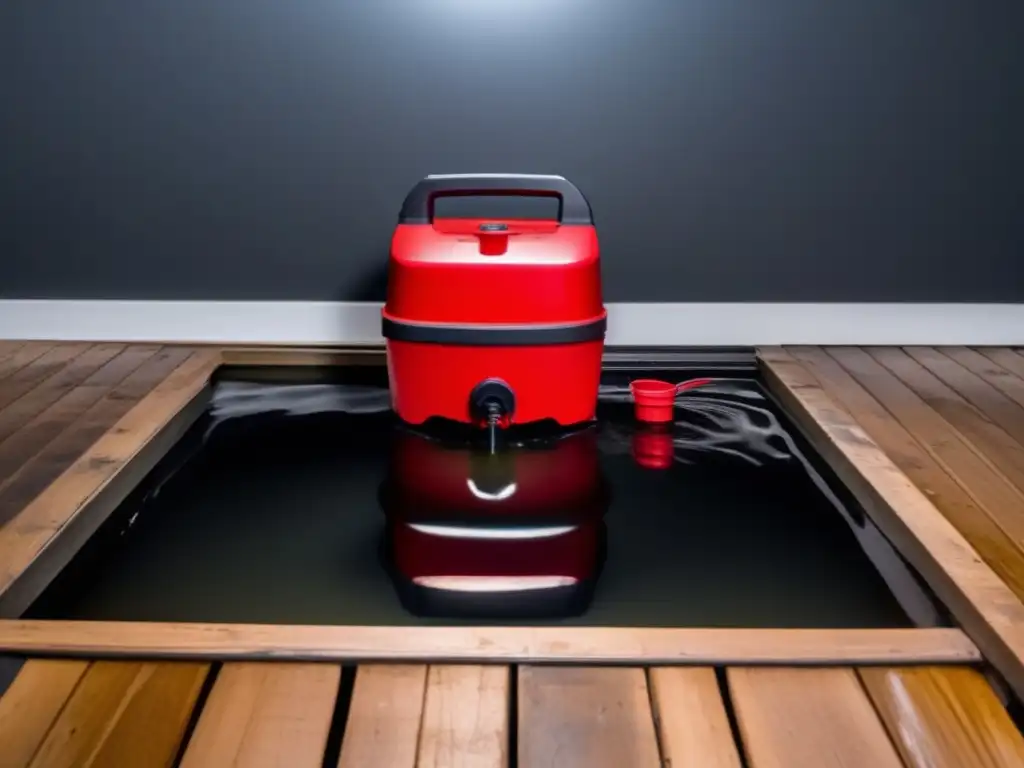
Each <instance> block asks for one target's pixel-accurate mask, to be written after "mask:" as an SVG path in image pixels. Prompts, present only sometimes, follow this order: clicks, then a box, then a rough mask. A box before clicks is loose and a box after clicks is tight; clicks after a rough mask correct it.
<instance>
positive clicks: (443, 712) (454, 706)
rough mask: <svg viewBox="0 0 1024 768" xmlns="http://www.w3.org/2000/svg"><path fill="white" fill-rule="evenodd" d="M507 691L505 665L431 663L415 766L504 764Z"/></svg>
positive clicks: (490, 767) (494, 767)
mask: <svg viewBox="0 0 1024 768" xmlns="http://www.w3.org/2000/svg"><path fill="white" fill-rule="evenodd" d="M510 693H511V669H510V668H509V667H506V666H500V665H490V666H473V665H468V664H466V665H456V666H446V665H435V666H431V667H430V668H429V670H428V672H427V689H426V693H425V695H424V699H423V720H422V724H421V726H420V739H419V749H418V750H417V759H416V766H417V768H450V767H451V766H459V768H507V766H508V764H509V716H510V712H509V707H510V700H509V696H510ZM520 762H522V758H520ZM526 765H529V763H526Z"/></svg>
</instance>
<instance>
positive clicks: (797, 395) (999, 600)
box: [758, 348, 1024, 695]
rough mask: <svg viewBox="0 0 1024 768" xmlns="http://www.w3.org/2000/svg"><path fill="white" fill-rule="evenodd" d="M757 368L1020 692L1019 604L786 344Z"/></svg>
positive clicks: (1023, 620) (1023, 661)
mask: <svg viewBox="0 0 1024 768" xmlns="http://www.w3.org/2000/svg"><path fill="white" fill-rule="evenodd" d="M758 353H759V356H760V359H761V362H762V374H763V375H764V377H765V380H766V382H767V384H768V386H769V388H770V389H771V391H772V393H773V394H774V395H775V397H776V398H778V400H779V401H780V403H781V404H782V406H783V407H784V408H785V409H786V411H787V412H788V414H789V415H790V416H791V417H792V418H793V419H794V420H795V421H796V423H797V424H798V425H799V427H800V429H801V431H803V432H804V434H805V435H806V436H807V438H808V439H809V440H810V442H811V443H812V445H813V446H814V447H815V448H816V449H817V450H818V452H819V453H820V454H821V456H822V458H824V459H825V460H826V461H827V462H828V463H829V464H830V465H831V466H832V468H833V470H834V471H835V472H836V474H837V475H838V477H839V479H840V480H841V481H842V482H843V483H844V484H845V485H846V486H847V487H848V488H849V489H850V491H851V492H852V493H853V494H854V496H855V497H856V499H857V500H858V501H859V502H860V504H861V505H862V506H863V507H864V509H865V511H866V512H867V513H868V515H869V516H870V517H871V519H872V520H873V521H874V522H875V524H876V525H878V527H879V528H880V529H881V531H882V532H883V533H884V534H885V535H886V536H887V537H888V538H889V539H890V540H891V541H892V542H893V544H894V545H895V546H896V547H897V548H898V549H899V551H900V552H901V554H903V556H904V557H906V558H907V560H908V561H909V562H910V564H911V565H913V566H914V567H915V568H916V569H917V570H918V572H920V573H921V575H922V577H923V578H924V579H925V580H926V581H927V582H928V584H929V586H930V587H931V588H932V590H933V591H934V592H935V594H936V595H937V597H938V598H939V599H940V600H942V601H943V602H944V603H945V604H946V606H947V607H948V608H949V610H950V612H951V613H952V614H953V616H954V617H955V618H956V619H957V621H958V622H959V623H960V624H961V625H962V626H963V627H964V629H965V630H966V631H967V632H968V633H970V635H971V638H972V639H973V640H974V641H975V642H976V643H977V644H978V646H979V647H980V648H981V650H982V651H983V652H984V653H985V655H986V657H987V659H988V660H989V661H990V662H991V663H992V664H993V665H994V666H995V667H996V668H997V669H998V670H999V671H1000V672H1001V673H1002V675H1003V676H1004V677H1005V678H1006V679H1007V681H1008V682H1009V684H1010V685H1011V687H1012V688H1013V690H1014V691H1015V692H1016V693H1017V694H1018V695H1024V604H1022V603H1021V601H1020V600H1019V599H1018V598H1017V596H1016V595H1014V593H1013V592H1012V590H1010V588H1009V587H1007V586H1006V584H1005V583H1004V582H1003V581H1002V580H1000V579H999V577H998V576H997V575H996V574H995V572H994V571H993V570H992V569H991V568H990V567H989V566H988V565H986V564H985V563H984V561H983V560H981V558H980V557H979V556H978V553H977V552H976V551H975V550H974V549H973V548H972V547H971V545H970V544H969V543H968V542H967V540H966V539H965V538H964V536H963V535H962V534H961V533H960V532H959V531H958V530H957V529H956V528H955V527H954V526H953V524H952V523H950V522H949V521H948V520H946V518H945V517H943V515H942V513H941V512H939V510H938V509H937V508H936V507H935V506H934V505H933V504H932V503H931V502H930V501H929V500H928V498H927V496H925V495H924V493H923V492H922V491H921V490H920V489H919V488H918V487H917V486H915V485H914V484H913V483H912V482H911V480H910V479H909V478H908V477H907V476H906V475H905V474H903V472H901V471H900V470H899V468H898V467H897V466H896V465H895V464H894V463H893V461H892V459H890V458H889V457H888V456H887V455H886V454H885V453H884V452H883V451H882V450H881V448H879V446H878V444H877V443H876V442H874V441H873V440H872V439H871V438H870V437H869V436H868V434H867V433H866V432H865V431H864V429H863V428H862V427H861V426H860V425H859V424H858V423H857V422H856V421H855V420H854V419H853V418H852V417H851V416H850V414H849V413H847V412H846V411H845V410H843V409H842V408H841V407H840V406H839V405H837V404H836V403H835V401H833V400H832V399H831V398H830V397H829V396H828V395H827V394H826V393H825V392H824V391H823V390H822V388H821V386H820V384H819V383H818V382H817V380H816V379H814V377H813V376H811V374H810V373H809V372H808V371H807V370H806V369H805V368H803V366H801V365H800V364H799V363H798V362H797V361H796V360H794V359H793V357H792V356H790V355H789V354H788V353H787V352H786V351H785V350H781V349H778V348H761V349H759V350H758Z"/></svg>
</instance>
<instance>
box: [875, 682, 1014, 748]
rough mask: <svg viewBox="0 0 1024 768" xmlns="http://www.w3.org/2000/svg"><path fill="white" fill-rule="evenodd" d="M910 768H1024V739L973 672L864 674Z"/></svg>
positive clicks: (880, 712) (990, 691)
mask: <svg viewBox="0 0 1024 768" xmlns="http://www.w3.org/2000/svg"><path fill="white" fill-rule="evenodd" d="M860 676H861V679H862V680H863V682H864V685H865V688H866V689H867V691H868V694H869V695H870V697H871V699H872V700H873V702H874V704H875V708H876V709H877V711H878V712H879V714H880V715H881V716H882V720H883V721H884V723H885V726H886V728H887V729H888V731H889V736H890V737H891V738H892V741H893V743H894V744H895V745H896V748H897V749H898V750H899V752H900V755H901V756H902V757H903V762H904V763H905V764H906V766H907V768H966V767H967V766H970V768H1013V767H1014V766H1024V738H1022V737H1021V733H1020V731H1018V730H1017V727H1016V725H1014V723H1013V721H1012V720H1011V719H1010V717H1009V715H1008V714H1007V713H1006V710H1005V709H1004V708H1003V705H1002V703H1001V702H1000V701H999V700H998V699H997V698H996V696H995V694H994V693H993V691H992V687H991V686H990V685H989V684H988V682H987V681H986V680H985V678H984V677H982V676H981V674H979V673H978V672H977V671H975V670H972V669H962V668H961V669H956V668H949V669H938V668H935V667H915V668H911V669H907V668H902V669H885V668H877V669H862V670H860Z"/></svg>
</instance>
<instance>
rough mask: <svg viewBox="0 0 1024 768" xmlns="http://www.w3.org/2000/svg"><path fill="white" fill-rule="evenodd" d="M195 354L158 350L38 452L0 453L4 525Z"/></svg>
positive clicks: (0, 501)
mask: <svg viewBox="0 0 1024 768" xmlns="http://www.w3.org/2000/svg"><path fill="white" fill-rule="evenodd" d="M191 354H192V350H190V349H164V350H160V351H159V352H156V353H155V354H154V355H153V356H152V357H150V358H149V359H147V360H146V361H145V362H143V363H142V364H141V366H140V367H139V368H138V369H137V370H135V371H133V372H132V373H130V374H129V375H128V376H127V377H126V378H125V379H124V380H123V381H122V382H120V383H119V384H118V385H117V386H116V387H114V388H113V389H111V390H110V391H108V392H106V393H104V394H103V396H102V397H101V398H100V400H99V401H98V402H95V403H93V404H92V405H90V406H89V407H88V408H87V409H86V410H85V411H84V412H83V413H81V414H79V415H78V417H77V418H75V419H74V420H72V421H71V422H70V423H68V424H67V425H66V427H65V428H64V430H63V431H62V432H61V433H60V435H59V439H55V440H53V441H51V442H50V443H49V444H48V445H47V446H46V447H45V448H43V449H42V450H40V451H39V452H38V453H35V454H33V455H29V454H28V452H19V453H20V455H11V456H9V457H5V456H3V455H0V524H2V523H4V522H6V521H8V520H11V519H13V518H14V517H16V516H17V515H18V514H19V513H20V512H21V511H22V510H23V509H25V507H27V506H28V505H29V504H30V503H31V502H32V500H33V499H35V498H36V497H37V496H38V495H39V494H40V493H42V492H43V491H45V490H46V489H47V487H48V486H49V485H50V484H51V483H53V482H54V481H55V480H56V479H57V478H58V477H60V476H61V475H62V474H63V473H64V472H65V471H67V469H68V467H69V466H71V464H73V463H74V462H75V461H76V460H78V459H79V458H81V456H82V454H83V453H85V451H86V450H87V449H88V448H90V447H91V446H92V445H93V444H94V443H95V442H96V441H97V440H99V439H100V438H101V437H103V435H104V434H106V433H107V432H108V431H109V430H110V429H111V428H112V427H113V426H114V425H115V424H116V423H117V421H118V420H119V419H121V418H122V417H123V416H124V415H125V414H126V413H127V412H128V411H129V410H131V409H132V408H133V407H134V406H135V405H137V404H138V402H139V401H140V400H142V398H144V397H145V396H146V395H148V394H149V393H150V392H151V391H152V390H153V389H154V388H155V387H156V386H158V385H159V384H160V383H161V382H162V381H164V380H165V379H166V378H167V377H168V376H169V375H170V374H171V373H173V372H174V370H175V369H176V368H178V367H179V366H180V365H181V364H182V363H184V362H185V360H187V359H188V358H189V356H190V355H191Z"/></svg>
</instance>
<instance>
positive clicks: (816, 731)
mask: <svg viewBox="0 0 1024 768" xmlns="http://www.w3.org/2000/svg"><path fill="white" fill-rule="evenodd" d="M727 675H728V679H729V691H730V695H731V697H732V703H733V708H734V709H735V712H736V720H737V723H738V724H739V729H740V734H741V738H742V740H743V749H744V752H745V753H746V755H747V761H748V762H749V763H750V765H751V768H795V766H805V765H806V766H814V768H831V767H832V766H835V768H903V764H902V761H901V760H900V758H899V756H898V755H897V753H896V750H895V749H894V748H893V745H892V743H891V742H890V741H889V736H888V734H887V733H886V730H885V727H884V726H883V725H882V723H881V722H880V721H879V719H878V715H877V714H876V713H875V710H874V708H873V707H872V706H871V702H870V701H869V700H868V698H867V695H866V694H865V692H864V689H863V688H862V687H861V684H860V682H859V681H858V679H857V675H856V673H855V672H854V671H853V670H852V669H846V668H841V667H836V668H833V669H813V670H812V669H786V668H766V667H764V668H757V669H755V668H749V667H747V668H744V667H732V668H730V669H729V670H728V672H727Z"/></svg>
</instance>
